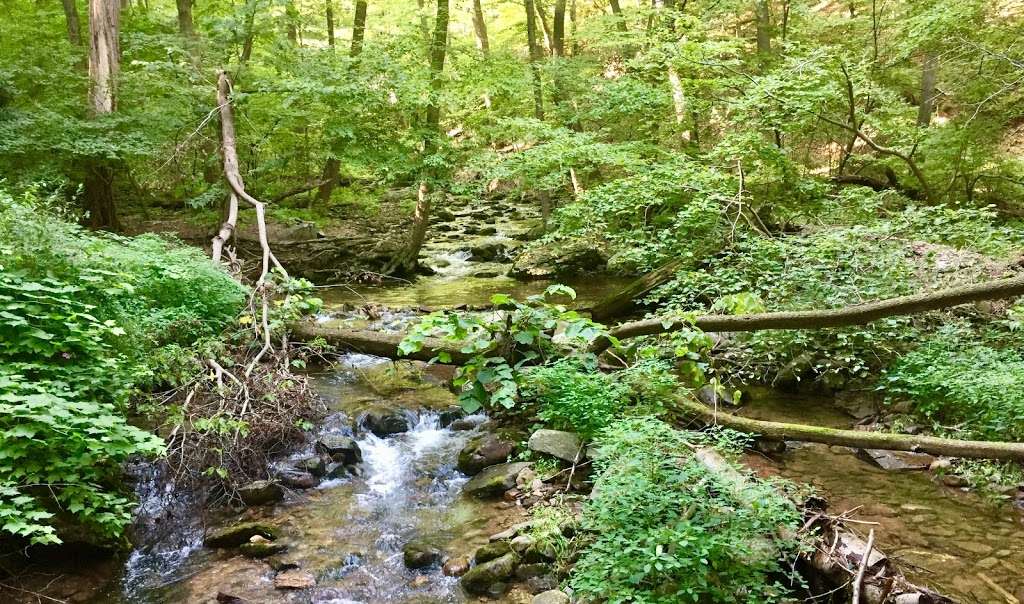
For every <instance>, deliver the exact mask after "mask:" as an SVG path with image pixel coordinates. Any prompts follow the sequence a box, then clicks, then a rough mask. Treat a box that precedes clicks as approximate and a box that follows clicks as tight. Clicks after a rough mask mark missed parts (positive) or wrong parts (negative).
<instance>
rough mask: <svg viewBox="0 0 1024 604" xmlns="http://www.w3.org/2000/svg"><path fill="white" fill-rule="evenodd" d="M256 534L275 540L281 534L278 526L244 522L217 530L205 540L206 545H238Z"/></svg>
mask: <svg viewBox="0 0 1024 604" xmlns="http://www.w3.org/2000/svg"><path fill="white" fill-rule="evenodd" d="M254 535H259V536H261V537H263V538H265V539H270V540H271V541H273V540H274V539H277V538H278V536H280V532H279V531H278V529H277V528H275V527H273V526H271V525H269V524H265V523H263V522H242V523H239V524H233V525H231V526H228V527H224V528H222V529H219V530H216V531H214V532H213V533H211V534H210V535H207V536H206V538H205V539H204V540H203V545H205V546H206V547H238V546H239V545H242V544H243V543H248V541H249V539H251V538H252V537H253V536H254Z"/></svg>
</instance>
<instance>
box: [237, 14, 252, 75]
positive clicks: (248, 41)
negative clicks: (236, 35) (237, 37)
mask: <svg viewBox="0 0 1024 604" xmlns="http://www.w3.org/2000/svg"><path fill="white" fill-rule="evenodd" d="M255 21H256V3H255V1H253V2H252V10H250V11H249V14H247V15H246V16H245V32H244V33H243V35H244V36H245V37H244V38H243V40H242V54H241V55H240V56H239V57H238V62H239V63H241V64H243V65H245V64H246V63H248V62H249V59H250V58H252V46H253V41H254V40H255V38H256V26H255Z"/></svg>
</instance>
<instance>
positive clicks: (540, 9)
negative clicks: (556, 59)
mask: <svg viewBox="0 0 1024 604" xmlns="http://www.w3.org/2000/svg"><path fill="white" fill-rule="evenodd" d="M533 8H534V10H535V11H536V12H537V20H538V21H539V22H540V28H541V31H543V32H544V48H546V49H547V54H551V52H552V48H553V47H554V42H553V40H554V35H552V33H551V25H550V23H548V16H547V13H546V12H545V11H544V0H533ZM541 50H542V51H543V48H542V49H541Z"/></svg>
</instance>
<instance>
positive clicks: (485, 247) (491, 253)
mask: <svg viewBox="0 0 1024 604" xmlns="http://www.w3.org/2000/svg"><path fill="white" fill-rule="evenodd" d="M469 251H470V253H471V254H473V260H475V261H477V262H491V261H494V260H500V259H502V258H504V257H505V255H506V254H507V253H508V247H507V246H506V245H505V244H504V243H498V242H496V241H489V242H487V243H481V244H480V245H474V246H473V247H472V248H470V250H469Z"/></svg>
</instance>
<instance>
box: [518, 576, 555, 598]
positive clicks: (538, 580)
mask: <svg viewBox="0 0 1024 604" xmlns="http://www.w3.org/2000/svg"><path fill="white" fill-rule="evenodd" d="M557 587H558V578H557V577H555V575H554V574H553V573H548V574H546V575H540V576H537V577H530V578H529V579H527V580H526V590H527V591H529V592H530V593H532V594H535V593H540V592H544V591H549V590H552V589H555V588H557Z"/></svg>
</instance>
